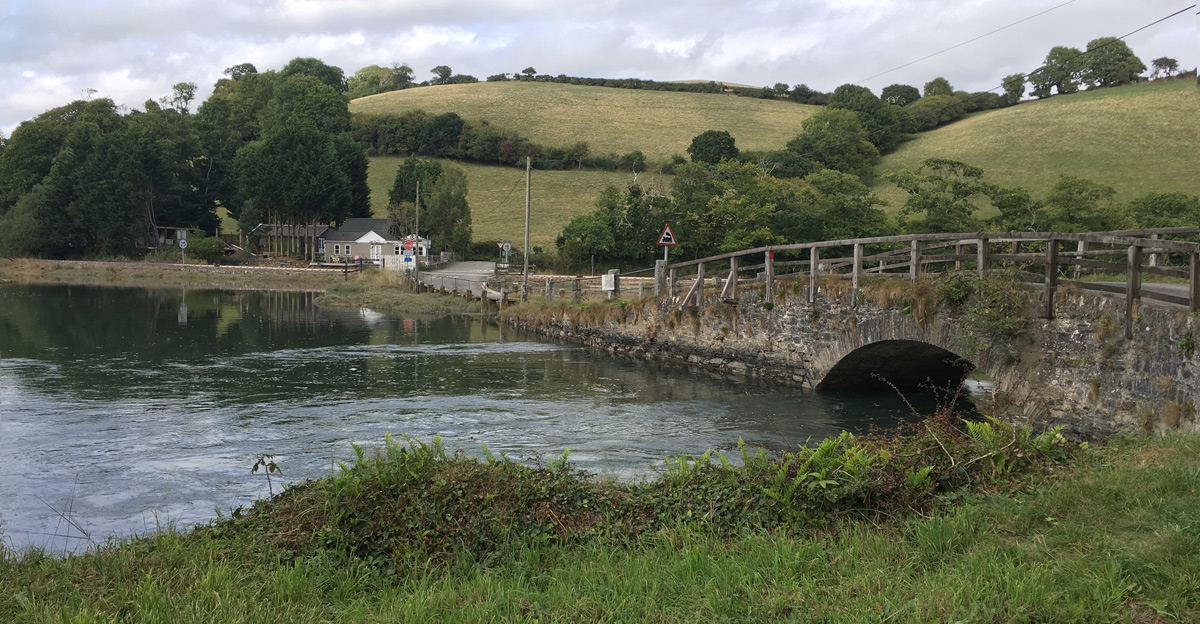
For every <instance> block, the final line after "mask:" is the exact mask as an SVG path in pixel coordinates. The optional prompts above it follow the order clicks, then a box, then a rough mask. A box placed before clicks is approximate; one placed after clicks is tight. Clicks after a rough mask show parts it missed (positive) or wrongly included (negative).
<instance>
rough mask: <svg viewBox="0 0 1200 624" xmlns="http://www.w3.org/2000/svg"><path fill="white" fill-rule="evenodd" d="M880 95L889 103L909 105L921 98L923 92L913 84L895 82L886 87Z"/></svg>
mask: <svg viewBox="0 0 1200 624" xmlns="http://www.w3.org/2000/svg"><path fill="white" fill-rule="evenodd" d="M879 97H880V99H882V100H883V101H884V102H887V103H888V104H895V105H896V106H908V105H909V104H912V103H913V102H916V101H917V100H919V99H921V92H920V90H918V89H917V88H916V87H914V86H912V85H906V84H893V85H888V86H886V87H884V88H883V92H882V93H880V96H879Z"/></svg>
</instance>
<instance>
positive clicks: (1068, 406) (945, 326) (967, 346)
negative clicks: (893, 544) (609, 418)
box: [502, 289, 1200, 437]
mask: <svg viewBox="0 0 1200 624" xmlns="http://www.w3.org/2000/svg"><path fill="white" fill-rule="evenodd" d="M781 292H782V296H781V297H779V298H778V299H777V301H776V303H775V305H774V306H766V305H764V304H762V303H761V299H762V294H761V289H760V290H759V291H757V292H755V291H754V290H748V291H746V292H743V293H742V294H741V297H740V298H739V300H738V301H737V303H736V305H734V304H728V303H720V304H711V305H708V306H706V307H705V308H703V309H702V310H700V311H684V312H680V311H678V310H676V309H675V306H672V305H669V304H668V302H667V301H666V299H665V298H659V299H648V300H644V301H641V302H630V303H628V304H626V305H624V306H623V307H622V306H617V305H593V306H588V307H585V308H579V307H574V306H569V305H565V304H561V305H544V306H540V307H539V305H538V304H530V305H524V306H514V307H513V308H511V309H509V310H507V311H506V312H505V313H504V315H503V316H502V320H503V322H506V323H508V324H510V325H513V326H515V327H518V328H521V329H525V330H528V331H533V332H536V333H539V334H542V335H546V336H552V337H557V338H561V339H565V340H570V341H574V342H580V343H584V344H587V345H591V346H593V347H598V348H603V349H606V350H608V351H609V352H610V353H614V354H622V355H627V356H632V357H638V358H646V359H652V360H666V361H677V362H684V363H687V364H691V365H695V366H701V367H704V368H707V369H712V370H716V371H720V372H723V373H727V374H731V375H738V376H753V377H760V378H764V379H770V380H775V381H779V382H783V383H791V384H798V385H801V386H803V387H806V388H815V387H816V386H817V385H818V384H819V383H820V382H821V380H822V379H824V377H825V375H826V374H827V373H828V372H829V371H830V369H832V368H833V366H834V365H835V364H837V363H838V362H839V361H840V360H841V359H842V358H844V357H846V355H848V354H850V353H851V352H853V351H854V350H855V349H858V348H859V347H862V346H865V345H869V344H872V343H876V342H879V341H885V340H911V341H918V342H923V343H928V344H932V345H935V346H937V347H941V348H942V349H945V350H947V351H950V352H952V353H955V354H957V355H959V356H961V357H963V358H965V359H967V360H970V361H971V362H972V363H973V364H975V365H976V366H977V367H978V368H980V369H981V370H982V371H984V372H985V373H986V374H987V375H988V376H989V377H991V378H992V379H993V380H995V382H996V388H997V389H996V393H995V396H994V398H993V400H992V401H991V402H990V405H988V406H985V407H984V409H987V410H991V411H992V413H994V414H997V415H999V416H1003V417H1008V418H1012V419H1021V420H1029V421H1031V422H1036V423H1042V424H1061V425H1064V426H1065V427H1066V428H1067V431H1068V432H1069V433H1071V434H1072V435H1073V436H1075V437H1090V436H1101V435H1107V434H1111V433H1114V432H1119V431H1135V430H1146V431H1150V430H1164V429H1176V430H1182V431H1187V432H1196V431H1198V430H1200V426H1198V423H1197V418H1196V393H1197V390H1198V389H1200V376H1198V374H1197V373H1200V371H1198V370H1197V363H1196V359H1195V358H1194V357H1191V354H1190V352H1189V349H1188V348H1187V345H1188V344H1189V338H1188V337H1189V336H1194V337H1196V339H1197V340H1200V318H1197V317H1193V316H1192V315H1190V314H1189V313H1188V312H1187V311H1186V310H1182V309H1176V308H1169V307H1166V306H1157V305H1155V306H1150V305H1145V306H1142V307H1141V308H1140V310H1139V314H1138V315H1137V316H1136V317H1135V318H1136V319H1137V323H1136V328H1135V330H1134V338H1133V339H1132V340H1126V339H1125V337H1124V331H1123V327H1124V326H1123V319H1124V301H1123V299H1121V298H1118V297H1105V296H1095V295H1091V294H1088V293H1082V292H1075V293H1068V294H1064V293H1060V294H1059V298H1058V302H1057V304H1056V318H1055V319H1054V320H1042V319H1030V321H1029V323H1028V325H1027V326H1026V329H1025V330H1024V331H1023V332H1022V333H1021V334H1020V335H1019V336H1017V337H1016V338H1013V339H996V338H992V337H988V336H983V335H979V334H978V333H977V332H974V331H971V330H969V329H967V328H964V326H963V324H962V322H961V319H960V318H959V317H958V316H956V315H955V314H954V313H953V312H952V311H951V310H948V309H941V310H936V311H933V312H931V313H929V314H927V315H926V316H927V318H924V319H922V320H921V322H918V321H917V319H915V318H914V317H913V316H912V314H910V313H909V312H908V311H905V310H901V309H896V308H894V307H893V308H883V307H880V306H878V305H875V304H874V303H871V302H869V301H859V302H858V303H857V304H852V303H851V302H849V301H848V299H849V297H848V296H841V297H836V296H833V297H831V296H828V295H827V294H822V295H821V296H819V297H818V299H817V302H816V303H815V304H809V303H808V302H807V301H805V300H804V298H803V297H802V296H801V295H799V294H795V293H791V292H788V291H787V289H784V291H781ZM1030 296H1031V297H1034V298H1036V297H1037V296H1038V295H1037V293H1033V294H1032V295H1030ZM1036 303H1037V302H1036V301H1031V302H1030V309H1031V310H1032V309H1034V308H1035V307H1036Z"/></svg>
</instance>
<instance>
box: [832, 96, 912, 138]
mask: <svg viewBox="0 0 1200 624" xmlns="http://www.w3.org/2000/svg"><path fill="white" fill-rule="evenodd" d="M828 106H829V108H843V109H846V110H852V111H854V112H855V113H857V114H858V119H859V121H860V122H862V125H863V128H865V129H866V131H867V135H868V137H869V138H870V141H871V142H872V143H874V144H875V146H876V147H878V148H879V151H880V152H885V151H887V150H890V149H892V148H893V147H896V146H897V145H899V144H900V141H901V140H903V139H904V135H906V134H908V133H909V132H912V131H913V126H912V116H911V115H909V114H908V113H907V112H906V111H905V110H904V109H903V108H900V107H899V106H894V105H892V104H888V103H887V102H884V101H883V100H881V99H879V98H877V97H875V94H874V93H871V90H870V89H868V88H866V87H860V86H858V85H851V84H844V85H842V86H840V87H838V88H837V89H834V91H833V94H832V95H830V96H829V105H828Z"/></svg>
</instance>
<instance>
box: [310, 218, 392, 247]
mask: <svg viewBox="0 0 1200 624" xmlns="http://www.w3.org/2000/svg"><path fill="white" fill-rule="evenodd" d="M367 232H375V233H376V234H378V235H380V236H382V237H384V238H385V239H387V240H395V238H396V236H395V235H394V234H392V220H391V219H346V222H345V223H343V224H342V225H341V227H337V228H330V229H329V230H327V231H326V232H325V234H323V235H322V236H321V238H323V239H325V240H327V241H333V242H354V241H356V240H358V239H359V238H362V236H363V235H364V234H366V233H367Z"/></svg>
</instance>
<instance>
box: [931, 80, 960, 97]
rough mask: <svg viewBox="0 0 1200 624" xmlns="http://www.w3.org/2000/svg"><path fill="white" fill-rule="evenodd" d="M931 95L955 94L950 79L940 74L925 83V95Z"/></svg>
mask: <svg viewBox="0 0 1200 624" xmlns="http://www.w3.org/2000/svg"><path fill="white" fill-rule="evenodd" d="M931 95H954V87H952V86H950V81H949V80H946V79H945V78H942V77H941V76H938V77H937V78H934V79H933V80H930V81H929V82H927V83H925V97H929V96H931Z"/></svg>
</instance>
